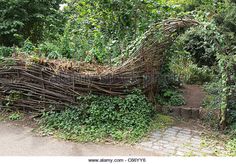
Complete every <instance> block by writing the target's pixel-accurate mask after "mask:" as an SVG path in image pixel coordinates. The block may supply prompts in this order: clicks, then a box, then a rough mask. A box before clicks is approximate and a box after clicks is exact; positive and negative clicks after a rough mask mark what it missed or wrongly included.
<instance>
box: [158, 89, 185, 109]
mask: <svg viewBox="0 0 236 164" xmlns="http://www.w3.org/2000/svg"><path fill="white" fill-rule="evenodd" d="M157 102H158V103H159V104H160V105H166V106H181V105H184V104H185V99H184V97H183V95H182V93H181V92H180V91H178V90H174V89H167V90H165V91H163V92H161V93H160V94H159V95H158V96H157Z"/></svg>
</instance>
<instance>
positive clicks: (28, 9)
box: [0, 0, 62, 46]
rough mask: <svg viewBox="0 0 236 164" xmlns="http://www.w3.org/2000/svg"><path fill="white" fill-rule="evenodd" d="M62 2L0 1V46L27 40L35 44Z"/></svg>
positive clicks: (44, 0)
mask: <svg viewBox="0 0 236 164" xmlns="http://www.w3.org/2000/svg"><path fill="white" fill-rule="evenodd" d="M61 1H62V0H0V4H1V5H0V45H4V46H12V45H14V44H16V45H19V44H20V41H22V40H25V39H27V38H29V39H30V40H31V41H32V42H34V43H36V42H37V41H39V40H40V39H42V37H43V35H42V34H43V29H44V28H45V26H47V25H50V23H52V21H51V20H52V19H50V18H51V17H52V15H56V14H57V12H58V10H59V4H60V3H61Z"/></svg>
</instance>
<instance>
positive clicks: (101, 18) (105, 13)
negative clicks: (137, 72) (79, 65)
mask: <svg viewBox="0 0 236 164" xmlns="http://www.w3.org/2000/svg"><path fill="white" fill-rule="evenodd" d="M62 3H65V4H66V5H65V7H64V8H63V9H59V4H62ZM0 4H1V5H0V59H1V58H4V57H7V56H10V55H11V54H12V53H13V52H15V51H17V52H24V53H26V54H33V55H36V56H43V57H46V58H51V59H61V58H69V59H75V60H78V61H85V62H92V63H99V64H108V63H109V64H112V63H115V62H114V58H115V57H117V56H120V55H121V54H123V53H125V50H126V49H127V48H129V45H130V44H131V43H132V42H133V41H134V40H135V39H136V38H139V37H140V36H141V35H142V34H143V33H144V32H145V31H146V30H147V29H148V28H149V27H150V26H151V25H152V24H154V23H156V22H158V21H161V20H163V19H168V18H173V17H179V18H193V19H196V20H198V21H199V23H200V25H199V27H197V28H192V29H190V30H189V31H187V32H186V33H185V34H184V35H182V36H180V37H179V38H177V39H176V41H175V44H173V45H172V46H171V47H170V48H169V49H168V51H167V52H166V59H165V62H164V63H165V64H164V65H163V67H162V70H161V74H160V76H159V77H158V79H159V86H160V87H159V95H158V96H157V101H158V102H159V103H160V104H162V105H183V104H184V100H183V97H182V96H181V94H180V93H179V91H177V89H178V88H179V87H180V86H181V85H182V83H188V84H204V85H205V88H206V91H207V92H208V96H207V97H206V100H205V101H204V106H205V107H206V108H209V109H213V110H214V109H216V110H217V109H220V110H221V121H220V124H221V127H222V128H225V126H226V125H231V129H236V101H235V99H236V75H235V72H236V66H235V63H236V57H235V55H236V48H235V45H236V2H235V0H99V1H91V0H79V1H77V0H63V1H62V0H0ZM81 101H83V104H84V106H80V107H70V108H68V109H66V110H65V111H64V112H62V113H58V112H52V113H47V114H46V115H45V116H44V120H45V122H44V123H45V124H44V125H45V127H46V129H49V130H50V129H53V130H58V131H63V132H64V133H63V134H68V135H66V136H68V137H69V138H74V136H77V135H82V136H83V134H86V136H87V135H91V134H92V133H93V134H95V135H94V136H92V138H93V137H94V138H93V139H95V138H103V137H104V136H111V137H112V138H114V139H118V140H120V139H123V138H126V137H127V138H133V136H135V135H136V136H142V135H143V134H144V132H145V130H146V129H148V126H149V125H150V120H151V115H152V112H153V110H152V109H151V107H150V105H149V104H148V103H147V102H146V100H144V97H143V96H142V95H138V96H137V95H130V96H128V97H127V98H125V99H122V98H111V97H103V96H89V97H87V98H86V97H84V98H82V100H81ZM84 111H87V113H86V112H85V113H84ZM81 112H82V113H83V114H84V115H83V116H84V117H86V118H83V119H81V122H80V121H77V120H78V118H77V117H80V115H81ZM125 113H127V116H125V117H121V115H122V116H123V115H125ZM89 118H90V119H91V120H88V119H89ZM104 118H107V119H106V120H104ZM58 120H60V122H58ZM118 122H119V123H118ZM97 123H98V124H97ZM111 123H113V124H112V126H113V127H112V128H110V127H109V125H110V124H111ZM84 125H88V126H84ZM109 128H110V129H109ZM122 130H123V131H122ZM70 131H71V132H70ZM129 132H130V133H129ZM121 133H122V134H121ZM123 133H124V134H123ZM98 135H100V136H98Z"/></svg>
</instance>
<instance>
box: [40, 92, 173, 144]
mask: <svg viewBox="0 0 236 164" xmlns="http://www.w3.org/2000/svg"><path fill="white" fill-rule="evenodd" d="M78 101H79V102H81V105H80V106H76V107H68V108H67V109H66V110H65V111H62V112H50V113H45V114H44V116H43V122H42V128H43V130H44V132H55V133H56V134H58V135H59V136H60V137H63V138H66V139H71V140H77V141H78V140H79V141H96V140H97V141H99V140H104V139H105V140H106V139H112V140H118V141H129V142H133V141H136V140H137V139H139V138H140V137H142V136H144V135H145V133H146V132H148V130H149V129H150V127H151V125H152V124H153V123H154V122H153V120H154V118H155V119H158V120H159V121H158V122H159V123H160V122H161V121H162V123H163V124H165V123H170V122H171V120H170V119H168V118H167V119H166V120H163V119H162V118H161V117H160V118H159V117H157V118H156V117H155V116H156V115H155V114H154V109H153V108H152V105H151V104H150V103H149V102H148V101H147V99H146V98H145V96H144V95H142V94H141V93H140V92H136V93H133V94H130V95H128V96H127V97H125V98H120V97H109V96H95V95H88V96H81V97H78ZM161 119H162V120H161Z"/></svg>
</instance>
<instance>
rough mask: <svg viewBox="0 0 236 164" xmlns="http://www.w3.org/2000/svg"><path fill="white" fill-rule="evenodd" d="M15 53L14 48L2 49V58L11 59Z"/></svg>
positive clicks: (0, 49) (0, 48) (0, 50)
mask: <svg viewBox="0 0 236 164" xmlns="http://www.w3.org/2000/svg"><path fill="white" fill-rule="evenodd" d="M12 53H13V48H11V47H5V46H2V47H0V57H9V56H11V55H12Z"/></svg>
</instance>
